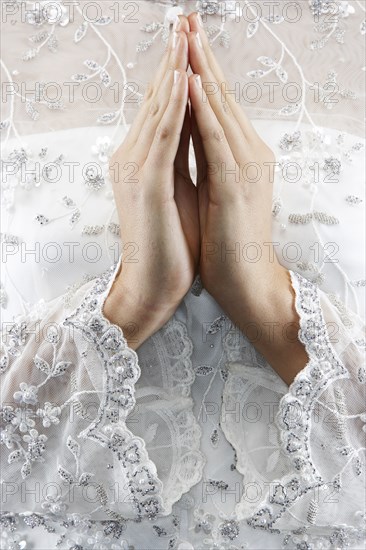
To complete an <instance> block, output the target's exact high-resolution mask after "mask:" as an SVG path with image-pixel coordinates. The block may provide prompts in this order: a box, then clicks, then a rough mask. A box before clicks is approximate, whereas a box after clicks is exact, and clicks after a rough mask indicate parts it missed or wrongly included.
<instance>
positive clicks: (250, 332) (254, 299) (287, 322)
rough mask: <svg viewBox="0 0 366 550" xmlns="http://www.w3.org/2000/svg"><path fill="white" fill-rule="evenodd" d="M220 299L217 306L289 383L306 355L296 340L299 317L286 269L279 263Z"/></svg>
mask: <svg viewBox="0 0 366 550" xmlns="http://www.w3.org/2000/svg"><path fill="white" fill-rule="evenodd" d="M248 288H251V291H250V292H248V290H247V289H248ZM220 302H222V301H221V300H220ZM224 302H225V303H221V306H222V307H223V309H224V310H225V311H226V313H227V314H228V316H229V318H230V319H231V320H232V321H233V323H234V324H235V325H236V326H237V327H238V329H239V330H241V331H242V332H243V334H245V336H246V337H247V338H248V340H249V341H250V342H251V343H252V344H253V345H254V346H255V348H256V349H257V350H258V351H259V352H260V353H261V354H262V355H263V357H264V358H265V359H266V360H267V361H268V363H269V364H270V365H271V366H272V368H273V369H274V370H275V371H276V372H277V373H278V374H279V376H281V378H282V379H283V380H284V381H285V382H286V383H287V384H291V382H292V381H293V379H294V378H295V376H296V374H297V373H298V372H300V371H301V370H302V369H303V368H304V367H305V365H306V363H307V361H308V357H307V353H306V351H305V347H304V345H303V344H302V343H301V342H300V341H299V339H298V331H299V328H300V326H299V316H298V314H297V312H296V309H295V292H294V290H293V288H292V285H291V279H290V273H289V271H288V270H287V269H285V268H283V267H282V266H280V265H279V266H276V267H271V270H270V271H269V272H267V273H266V275H265V277H264V276H263V277H260V278H256V280H255V281H253V283H252V284H251V285H248V281H246V284H245V285H241V286H239V287H237V289H236V292H235V295H234V294H233V295H232V296H231V297H230V298H228V297H226V298H225V300H224Z"/></svg>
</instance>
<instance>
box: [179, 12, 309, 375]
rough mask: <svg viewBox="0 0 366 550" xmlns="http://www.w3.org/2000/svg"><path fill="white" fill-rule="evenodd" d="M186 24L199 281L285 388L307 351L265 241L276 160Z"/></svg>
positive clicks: (198, 29) (194, 27)
mask: <svg viewBox="0 0 366 550" xmlns="http://www.w3.org/2000/svg"><path fill="white" fill-rule="evenodd" d="M189 23H190V29H191V32H190V33H189V34H188V43H189V61H190V65H191V67H192V71H193V72H194V74H193V75H192V76H191V77H190V79H189V90H190V99H191V104H192V137H193V143H194V147H195V154H196V162H197V174H198V175H197V180H198V181H197V186H198V196H199V212H200V227H201V260H200V274H201V278H202V282H203V284H204V286H205V288H206V289H207V290H208V291H209V292H210V293H211V294H212V295H213V297H214V298H215V299H216V301H217V302H218V303H219V304H220V305H221V307H222V308H223V309H224V311H226V313H227V314H228V316H229V317H230V319H231V320H232V321H233V322H234V323H235V324H236V325H237V326H238V327H239V328H240V329H241V330H242V331H243V332H244V333H245V334H246V335H247V337H248V338H249V339H250V340H252V342H253V344H254V345H255V346H256V347H257V349H258V350H259V351H260V352H261V353H262V354H263V355H264V357H265V358H266V359H267V361H268V362H269V363H270V364H271V365H272V366H273V368H275V370H277V372H278V373H279V374H280V376H281V377H282V378H283V379H284V380H285V381H286V382H288V383H290V382H291V381H292V380H293V378H294V377H295V375H296V373H297V372H299V371H300V370H301V369H302V368H303V367H304V366H305V364H306V362H307V354H306V352H305V349H304V347H303V345H302V344H301V343H300V342H299V340H298V338H297V333H298V330H299V326H298V322H299V319H298V315H297V313H296V311H295V307H294V291H293V289H292V286H291V281H290V275H289V272H288V271H287V270H286V269H285V268H284V267H283V266H282V265H281V264H280V263H279V262H278V260H277V257H276V254H275V252H274V247H273V243H272V231H271V225H272V214H271V212H272V190H273V179H274V178H273V176H274V166H275V157H274V154H273V152H272V151H271V150H270V148H269V147H268V146H267V145H266V144H265V143H264V142H263V141H262V139H261V138H260V137H259V136H258V134H257V133H256V131H255V130H254V128H253V126H252V124H251V123H250V121H249V119H248V118H247V117H246V115H245V113H244V111H243V110H242V108H241V106H240V104H238V103H236V102H235V99H234V98H233V97H232V94H228V93H225V91H229V90H230V87H229V85H228V84H227V83H226V81H225V79H224V76H223V74H222V71H221V69H220V67H219V65H218V63H217V61H216V59H215V57H214V54H213V52H212V50H211V47H210V45H209V42H208V38H207V35H206V33H205V31H204V29H203V26H202V25H201V24H200V18H199V16H198V15H197V14H191V15H190V16H189ZM201 86H203V87H201ZM205 90H206V91H207V93H206V91H205ZM284 327H287V331H285V332H284Z"/></svg>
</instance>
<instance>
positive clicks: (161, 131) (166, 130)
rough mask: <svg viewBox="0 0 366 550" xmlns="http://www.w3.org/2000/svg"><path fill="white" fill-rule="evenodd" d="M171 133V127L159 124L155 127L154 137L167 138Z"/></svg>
mask: <svg viewBox="0 0 366 550" xmlns="http://www.w3.org/2000/svg"><path fill="white" fill-rule="evenodd" d="M171 134H172V130H171V128H170V127H169V126H168V125H167V124H159V126H158V127H157V128H156V137H157V138H158V139H159V140H164V141H165V140H166V139H168V138H169V137H170V136H171Z"/></svg>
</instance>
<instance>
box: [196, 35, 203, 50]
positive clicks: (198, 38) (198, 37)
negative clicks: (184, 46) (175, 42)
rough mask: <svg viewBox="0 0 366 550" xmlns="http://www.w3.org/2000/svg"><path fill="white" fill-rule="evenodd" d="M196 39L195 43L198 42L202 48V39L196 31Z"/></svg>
mask: <svg viewBox="0 0 366 550" xmlns="http://www.w3.org/2000/svg"><path fill="white" fill-rule="evenodd" d="M196 40H197V43H198V45H199V47H200V48H202V40H201V37H200V34H199V33H198V32H196Z"/></svg>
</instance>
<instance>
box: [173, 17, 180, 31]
mask: <svg viewBox="0 0 366 550" xmlns="http://www.w3.org/2000/svg"><path fill="white" fill-rule="evenodd" d="M179 28H180V19H179V17H178V15H177V17H176V19H175V21H174V23H173V31H177V30H179Z"/></svg>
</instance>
